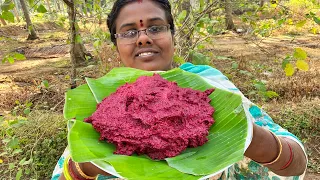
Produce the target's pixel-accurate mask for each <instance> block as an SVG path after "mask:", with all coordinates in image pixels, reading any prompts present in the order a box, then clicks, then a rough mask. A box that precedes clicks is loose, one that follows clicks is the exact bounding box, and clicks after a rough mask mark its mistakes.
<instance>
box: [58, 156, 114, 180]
mask: <svg viewBox="0 0 320 180" xmlns="http://www.w3.org/2000/svg"><path fill="white" fill-rule="evenodd" d="M71 163H72V166H71V167H72V172H73V173H75V175H76V176H78V177H82V176H81V175H80V173H79V172H78V170H77V168H76V166H75V163H74V162H73V161H72V162H71ZM79 166H80V169H81V170H82V172H83V173H84V174H86V175H88V176H91V177H95V176H97V175H98V174H101V175H104V176H111V174H108V173H106V172H105V171H103V170H101V169H99V168H98V167H96V166H95V165H93V164H92V163H90V162H86V163H79ZM69 174H70V172H69ZM65 179H66V178H65V176H64V173H62V174H61V176H60V178H59V180H65Z"/></svg>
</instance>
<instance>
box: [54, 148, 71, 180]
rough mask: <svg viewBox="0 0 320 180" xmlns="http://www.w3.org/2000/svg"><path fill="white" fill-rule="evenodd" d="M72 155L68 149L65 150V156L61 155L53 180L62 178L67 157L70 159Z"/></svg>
mask: <svg viewBox="0 0 320 180" xmlns="http://www.w3.org/2000/svg"><path fill="white" fill-rule="evenodd" d="M69 154H70V152H69V150H68V147H67V148H66V149H65V150H64V152H63V154H62V155H61V157H60V158H59V160H58V162H57V164H56V166H55V168H54V170H53V173H52V177H51V180H58V179H59V177H60V176H61V174H62V172H63V163H64V160H65V159H66V157H68V156H69Z"/></svg>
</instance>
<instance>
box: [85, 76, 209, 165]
mask: <svg viewBox="0 0 320 180" xmlns="http://www.w3.org/2000/svg"><path fill="white" fill-rule="evenodd" d="M212 92H213V89H210V90H206V91H205V92H201V91H197V90H193V89H191V88H180V87H178V86H177V84H176V83H175V82H169V81H167V80H165V79H163V78H162V77H161V76H160V75H158V74H155V75H154V76H151V77H149V76H142V77H140V78H138V79H137V81H136V82H135V83H133V84H125V85H123V86H121V87H119V88H118V89H117V91H116V92H115V93H113V94H111V95H110V96H109V97H107V98H105V99H104V100H103V101H102V102H101V103H100V104H98V106H97V110H96V112H95V113H94V114H93V115H92V116H91V117H89V118H87V119H86V120H85V121H86V122H90V123H92V125H93V127H94V128H95V129H96V130H97V131H98V132H100V140H107V141H108V142H110V143H113V144H115V145H116V151H115V154H122V155H132V154H133V153H137V154H147V155H148V156H149V157H151V158H152V159H164V158H167V157H173V156H176V155H179V154H180V153H181V152H182V151H183V150H185V149H186V148H187V147H196V146H201V145H203V144H204V143H206V142H207V141H208V139H207V137H206V136H207V135H208V133H209V132H208V130H209V128H210V126H211V125H212V124H213V123H214V120H213V118H212V115H213V113H214V109H213V107H212V106H211V105H210V104H209V103H210V99H209V98H208V96H209V95H210V94H211V93H212Z"/></svg>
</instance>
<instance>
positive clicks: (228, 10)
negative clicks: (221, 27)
mask: <svg viewBox="0 0 320 180" xmlns="http://www.w3.org/2000/svg"><path fill="white" fill-rule="evenodd" d="M224 8H225V19H226V29H227V30H235V29H236V28H235V26H234V23H233V19H232V4H231V1H230V0H224Z"/></svg>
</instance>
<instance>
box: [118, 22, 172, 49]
mask: <svg viewBox="0 0 320 180" xmlns="http://www.w3.org/2000/svg"><path fill="white" fill-rule="evenodd" d="M160 26H161V27H164V26H165V27H167V31H169V30H171V29H170V24H167V25H160ZM151 27H154V26H151ZM151 27H149V28H146V29H142V30H132V31H136V32H138V34H137V37H136V40H137V39H138V38H139V36H140V35H141V32H144V33H145V34H146V35H147V36H148V37H149V38H151V37H150V36H149V35H148V33H147V30H148V29H150V28H151ZM124 33H126V32H123V33H116V34H114V37H115V38H116V39H121V38H122V37H121V35H123V34H124ZM123 39H125V38H123ZM151 39H153V38H151ZM132 43H133V42H132ZM130 44H131V43H130Z"/></svg>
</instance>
